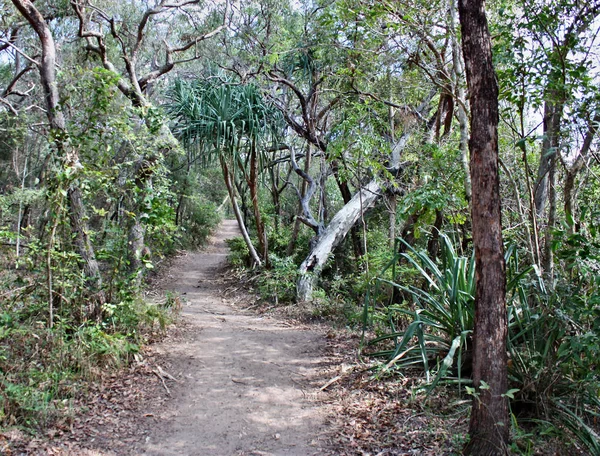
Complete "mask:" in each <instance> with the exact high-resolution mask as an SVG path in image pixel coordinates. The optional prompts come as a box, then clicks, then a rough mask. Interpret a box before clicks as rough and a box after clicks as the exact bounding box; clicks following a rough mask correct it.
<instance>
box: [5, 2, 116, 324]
mask: <svg viewBox="0 0 600 456" xmlns="http://www.w3.org/2000/svg"><path fill="white" fill-rule="evenodd" d="M12 2H13V4H14V5H15V7H16V8H17V9H18V10H19V12H20V13H21V14H22V15H23V17H24V18H25V19H26V20H27V21H28V22H29V24H30V25H31V26H32V27H33V29H34V30H35V32H36V34H37V35H38V37H39V39H40V43H41V45H42V60H41V64H40V66H39V71H40V79H41V83H42V88H43V90H44V96H45V99H46V115H47V117H48V121H49V122H50V128H51V129H52V130H53V132H54V136H55V139H54V141H55V144H56V147H57V149H58V151H59V153H60V155H61V159H62V160H63V161H64V162H65V164H66V165H67V166H68V167H72V168H75V169H76V168H77V167H80V166H81V164H80V163H79V156H78V154H77V151H76V150H72V149H69V147H68V145H67V139H68V138H67V132H66V127H65V119H64V116H63V114H62V111H61V110H60V104H59V94H58V86H57V83H56V68H55V67H56V45H55V43H54V38H53V37H52V32H51V31H50V28H49V27H48V24H47V23H46V20H45V19H44V17H43V16H42V14H41V13H40V12H39V11H38V10H37V9H36V8H35V6H34V5H33V3H32V2H31V1H30V0H12ZM68 198H69V207H70V211H69V218H70V221H71V229H72V230H73V233H74V234H75V246H76V247H77V250H78V253H79V255H80V257H81V260H82V262H83V271H84V274H85V277H86V282H87V285H88V286H89V287H90V291H91V296H90V299H91V302H90V306H89V312H88V313H89V315H88V317H89V318H99V317H100V315H101V313H102V305H103V304H104V302H105V296H104V292H103V291H102V276H101V275H100V268H99V267H98V262H97V261H96V255H95V253H94V247H93V245H92V243H91V240H90V238H89V236H88V227H87V222H86V215H85V208H84V205H83V199H82V195H81V190H80V189H79V187H78V186H77V185H76V184H75V183H72V184H71V185H70V187H69V189H68Z"/></svg>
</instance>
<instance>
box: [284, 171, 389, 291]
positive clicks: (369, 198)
mask: <svg viewBox="0 0 600 456" xmlns="http://www.w3.org/2000/svg"><path fill="white" fill-rule="evenodd" d="M380 197H381V187H380V185H379V183H378V182H377V181H376V180H372V181H371V182H369V184H367V186H366V187H364V188H363V189H362V190H360V191H359V192H357V193H356V194H355V195H354V196H353V197H352V198H351V199H350V201H349V202H348V203H347V204H346V205H344V207H343V208H342V209H340V210H339V211H338V213H337V214H335V216H334V217H333V218H332V219H331V222H329V225H327V228H325V230H324V231H323V233H322V235H321V236H320V237H319V239H318V241H317V243H316V244H315V246H314V247H313V249H312V250H311V252H310V254H309V255H308V257H306V259H305V260H304V261H303V262H302V264H301V265H300V269H299V274H300V277H299V279H298V284H297V289H296V294H297V299H298V300H299V301H310V300H311V299H312V292H313V289H314V286H315V283H316V280H317V279H318V277H319V275H320V273H321V270H322V269H323V266H324V265H325V262H326V261H327V259H328V258H329V255H330V254H331V252H332V251H333V249H334V248H335V247H336V246H338V245H339V243H340V242H341V241H342V240H343V239H344V237H345V236H346V235H347V234H348V231H350V229H351V228H352V227H354V225H355V224H356V222H357V221H358V220H360V218H361V216H362V215H363V214H364V213H365V212H366V211H367V210H368V209H370V208H371V207H373V206H374V205H375V203H376V202H377V200H378V199H379V198H380Z"/></svg>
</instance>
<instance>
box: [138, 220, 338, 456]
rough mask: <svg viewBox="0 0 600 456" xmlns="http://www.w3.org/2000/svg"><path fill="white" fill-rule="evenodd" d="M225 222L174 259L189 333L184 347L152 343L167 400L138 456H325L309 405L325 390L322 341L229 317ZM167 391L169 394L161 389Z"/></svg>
mask: <svg viewBox="0 0 600 456" xmlns="http://www.w3.org/2000/svg"><path fill="white" fill-rule="evenodd" d="M238 235H239V232H238V227H237V224H236V222H235V221H232V220H225V221H224V222H223V223H222V225H221V226H220V228H219V229H218V230H217V233H216V235H215V237H214V238H213V240H212V242H211V245H210V246H209V247H208V248H207V249H205V250H203V251H200V252H190V253H188V254H187V255H185V256H182V257H180V258H178V259H177V260H176V261H175V263H174V264H173V266H172V267H171V269H170V270H169V273H168V274H169V280H172V282H171V284H170V285H169V286H168V287H165V288H166V289H169V290H172V291H174V292H176V293H178V294H179V295H181V297H182V298H184V299H183V310H182V314H183V318H184V320H186V321H187V322H188V323H189V325H191V328H190V329H191V330H189V331H186V336H185V339H184V340H179V341H177V342H175V341H167V342H165V343H162V344H158V345H157V346H156V347H155V350H156V351H157V352H158V353H159V354H161V357H162V358H163V359H164V360H165V366H166V370H168V374H169V375H172V376H173V377H174V378H176V380H177V381H173V380H169V378H168V376H167V378H166V383H165V386H166V388H168V389H169V390H170V393H171V399H170V400H169V402H168V405H167V412H166V413H162V416H161V417H160V419H159V420H157V421H156V425H155V426H154V428H152V429H150V432H149V433H148V436H147V438H146V442H145V443H144V444H143V445H142V446H141V448H137V449H136V450H135V452H134V454H143V455H157V456H158V455H161V456H169V455H186V456H191V455H203V456H204V455H206V456H208V455H210V456H219V455H223V456H225V455H227V456H231V455H240V456H242V455H244V456H251V455H255V456H259V455H260V456H267V455H298V456H308V455H313V454H323V449H322V448H321V445H324V443H323V442H322V441H320V439H319V434H320V431H321V430H322V428H323V422H324V418H325V412H324V410H323V409H322V406H320V405H319V404H318V403H316V402H315V401H311V398H314V397H315V396H316V392H317V391H318V386H320V384H321V383H322V382H323V380H322V379H319V378H318V377H319V372H320V371H321V370H322V368H323V367H325V366H326V365H327V360H326V359H325V358H324V357H323V356H322V355H321V354H319V351H320V347H322V346H324V345H325V344H324V335H323V334H321V333H319V332H317V331H315V330H312V329H311V330H309V329H304V328H299V327H294V326H292V325H290V324H287V323H286V322H284V321H279V320H276V319H271V318H268V317H263V316H260V315H256V314H253V313H251V312H249V311H245V310H243V309H239V308H236V307H235V305H234V304H233V303H232V302H231V301H229V300H228V299H227V298H225V297H224V290H223V289H222V288H224V287H225V286H226V285H225V284H224V280H223V274H224V272H225V270H226V264H227V254H228V251H229V249H228V247H227V244H226V243H225V240H226V239H229V238H233V237H235V236H238ZM167 385H168V386H167Z"/></svg>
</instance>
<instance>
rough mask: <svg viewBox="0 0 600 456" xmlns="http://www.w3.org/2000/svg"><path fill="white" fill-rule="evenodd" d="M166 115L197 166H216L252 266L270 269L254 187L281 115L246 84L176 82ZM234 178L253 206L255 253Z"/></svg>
mask: <svg viewBox="0 0 600 456" xmlns="http://www.w3.org/2000/svg"><path fill="white" fill-rule="evenodd" d="M170 99H171V102H170V103H169V104H168V105H167V112H168V113H169V115H170V116H171V118H172V119H173V122H174V126H173V131H174V134H175V135H176V136H177V137H178V138H179V139H180V140H181V141H182V143H183V144H184V147H186V148H187V149H188V150H189V151H192V152H193V153H194V154H197V159H198V161H200V162H201V163H203V164H205V165H207V164H212V163H214V162H217V161H218V163H219V164H220V166H221V169H222V171H223V179H224V181H225V185H226V187H227V191H228V193H229V197H230V199H231V202H232V205H233V210H234V213H235V216H236V219H237V221H238V224H239V226H240V230H241V231H242V235H243V236H244V240H245V241H246V245H247V246H248V250H249V252H250V255H251V257H252V259H253V261H254V263H255V264H256V265H262V264H263V263H264V264H265V265H266V266H268V261H269V260H268V244H267V235H266V232H265V227H264V223H263V221H262V217H261V214H260V209H259V205H258V185H259V179H260V173H261V170H262V165H263V163H264V158H265V153H266V152H265V151H266V148H267V145H268V144H270V142H271V141H272V140H274V138H275V137H276V136H277V133H278V131H280V129H279V123H278V119H279V118H280V115H279V113H278V111H276V110H275V108H274V107H272V106H270V105H269V104H268V103H266V102H265V101H264V99H263V97H262V95H261V93H260V90H259V89H258V88H257V87H256V86H254V85H250V84H235V83H232V82H227V81H226V82H223V80H222V79H211V80H196V81H192V82H189V81H183V80H178V81H176V82H175V84H174V86H173V88H172V89H171V91H170ZM236 178H240V179H241V180H242V181H243V182H245V183H246V185H247V186H248V190H249V192H250V197H251V200H252V208H253V212H254V220H255V225H256V233H257V237H258V244H259V251H260V253H257V251H256V249H255V248H254V246H253V244H252V241H251V240H250V237H249V235H248V232H247V230H246V227H245V224H244V221H243V218H242V215H241V213H240V210H239V207H238V205H237V202H236V187H235V182H236Z"/></svg>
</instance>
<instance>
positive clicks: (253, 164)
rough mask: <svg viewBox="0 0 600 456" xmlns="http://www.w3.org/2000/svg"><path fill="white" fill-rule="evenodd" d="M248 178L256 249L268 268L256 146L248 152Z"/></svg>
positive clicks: (267, 251)
mask: <svg viewBox="0 0 600 456" xmlns="http://www.w3.org/2000/svg"><path fill="white" fill-rule="evenodd" d="M250 154H251V155H250V178H249V180H248V188H249V189H250V199H251V200H252V210H253V212H254V220H255V223H256V236H257V237H258V247H259V249H260V253H261V255H262V259H263V261H264V265H265V267H266V268H269V244H268V240H267V233H266V232H265V225H264V223H263V221H262V217H261V215H260V208H259V207H258V156H257V151H256V144H253V145H252V150H251V152H250Z"/></svg>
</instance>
